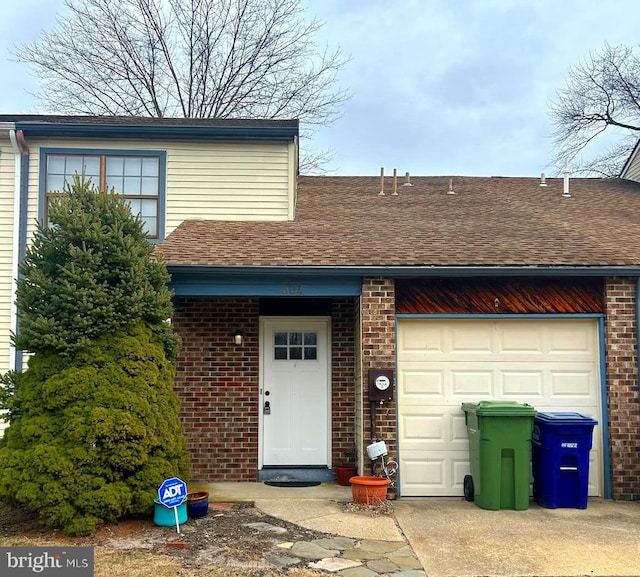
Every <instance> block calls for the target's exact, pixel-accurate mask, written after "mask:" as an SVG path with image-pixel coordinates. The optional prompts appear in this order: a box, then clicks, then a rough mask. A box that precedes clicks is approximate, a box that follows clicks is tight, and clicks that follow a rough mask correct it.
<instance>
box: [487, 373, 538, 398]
mask: <svg viewBox="0 0 640 577" xmlns="http://www.w3.org/2000/svg"><path fill="white" fill-rule="evenodd" d="M498 375H499V376H498V379H497V381H496V383H497V385H498V389H497V391H496V396H501V397H503V398H505V399H510V400H517V399H521V398H525V397H526V398H527V399H531V400H533V399H542V398H543V397H544V371H543V370H541V369H540V370H535V371H533V370H522V369H520V370H515V369H500V370H498Z"/></svg>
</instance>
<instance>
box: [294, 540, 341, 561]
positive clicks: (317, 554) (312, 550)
mask: <svg viewBox="0 0 640 577" xmlns="http://www.w3.org/2000/svg"><path fill="white" fill-rule="evenodd" d="M291 554H292V555H295V556H296V557H302V558H303V559H324V558H325V557H337V556H338V555H340V552H339V551H336V550H335V549H325V548H324V547H320V546H319V545H315V544H314V543H309V542H307V541H298V542H297V543H294V544H293V547H291Z"/></svg>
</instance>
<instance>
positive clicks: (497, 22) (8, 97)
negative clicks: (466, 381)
mask: <svg viewBox="0 0 640 577" xmlns="http://www.w3.org/2000/svg"><path fill="white" fill-rule="evenodd" d="M303 2H304V4H305V5H306V6H307V7H308V11H309V13H310V14H315V15H317V16H318V17H319V18H320V19H321V20H323V21H325V22H326V24H325V26H324V28H323V29H322V32H321V34H320V36H319V37H318V41H319V42H321V43H325V42H326V43H328V44H329V45H330V46H336V45H338V44H339V45H340V46H342V49H343V51H344V52H345V53H346V54H348V55H350V56H351V58H352V60H351V62H350V64H349V65H348V66H347V67H346V68H345V70H344V71H343V73H342V75H341V78H340V81H341V84H342V85H343V86H345V87H347V88H349V89H350V91H351V93H352V94H353V98H352V99H351V100H350V101H349V102H348V103H347V104H346V105H345V107H344V109H343V117H342V118H341V119H340V120H338V121H337V122H336V123H335V124H334V125H333V126H332V127H330V128H327V129H323V130H322V131H320V133H319V134H317V136H316V143H315V144H316V146H318V147H323V148H331V149H333V150H334V152H335V157H334V162H333V168H334V173H335V174H354V175H355V174H370V175H377V174H379V171H380V167H381V166H384V167H385V170H386V172H387V173H391V171H392V169H393V168H397V169H398V171H399V172H400V174H404V172H406V171H409V172H411V174H413V175H453V174H455V175H486V176H489V175H502V176H536V175H539V174H540V172H543V171H547V172H549V170H548V162H549V159H550V156H551V143H550V138H549V135H550V132H551V127H550V124H549V119H548V116H547V108H548V103H549V101H550V99H552V98H553V96H554V94H555V91H556V90H557V89H558V88H561V87H562V85H563V84H564V81H565V79H566V77H567V72H568V70H569V68H570V66H572V65H575V64H578V63H579V62H580V61H581V59H583V58H585V57H586V56H587V55H588V54H589V52H590V51H595V50H598V49H600V48H601V47H602V45H603V44H604V43H605V42H608V43H610V44H614V45H615V44H626V45H629V46H634V45H637V44H639V43H640V1H639V0H607V1H604V0H530V1H525V0H303ZM62 6H63V2H62V0H5V2H3V6H2V18H1V19H0V78H2V82H1V83H0V113H12V112H15V113H42V112H46V111H43V110H38V109H37V105H36V102H35V101H34V99H33V98H32V97H31V96H30V94H29V92H33V91H35V90H36V89H37V83H36V80H35V79H34V78H32V77H31V76H30V74H29V71H28V69H27V67H26V66H25V65H23V64H20V63H17V62H14V61H12V57H11V56H10V54H9V50H10V49H11V47H12V46H14V45H15V44H20V43H24V42H29V41H32V40H34V39H36V38H37V37H38V36H39V34H40V32H41V31H42V30H44V29H50V28H51V27H52V26H53V24H54V22H55V14H56V12H57V11H58V10H60V9H61V8H62Z"/></svg>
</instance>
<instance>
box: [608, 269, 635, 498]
mask: <svg viewBox="0 0 640 577" xmlns="http://www.w3.org/2000/svg"><path fill="white" fill-rule="evenodd" d="M635 301H636V282H635V280H634V279H629V278H610V279H607V282H606V284H605V307H606V319H605V342H606V359H607V368H606V370H607V389H608V390H607V396H608V404H609V441H610V443H611V469H612V493H613V494H612V496H613V498H614V499H630V500H636V499H640V400H639V391H638V372H637V367H638V356H637V353H638V348H637V327H636V312H635V308H636V302H635Z"/></svg>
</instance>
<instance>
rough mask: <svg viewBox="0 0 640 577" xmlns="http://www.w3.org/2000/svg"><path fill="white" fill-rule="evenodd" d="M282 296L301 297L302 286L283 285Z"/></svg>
mask: <svg viewBox="0 0 640 577" xmlns="http://www.w3.org/2000/svg"><path fill="white" fill-rule="evenodd" d="M282 294H283V295H301V294H302V286H301V285H299V284H285V285H283V286H282Z"/></svg>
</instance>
